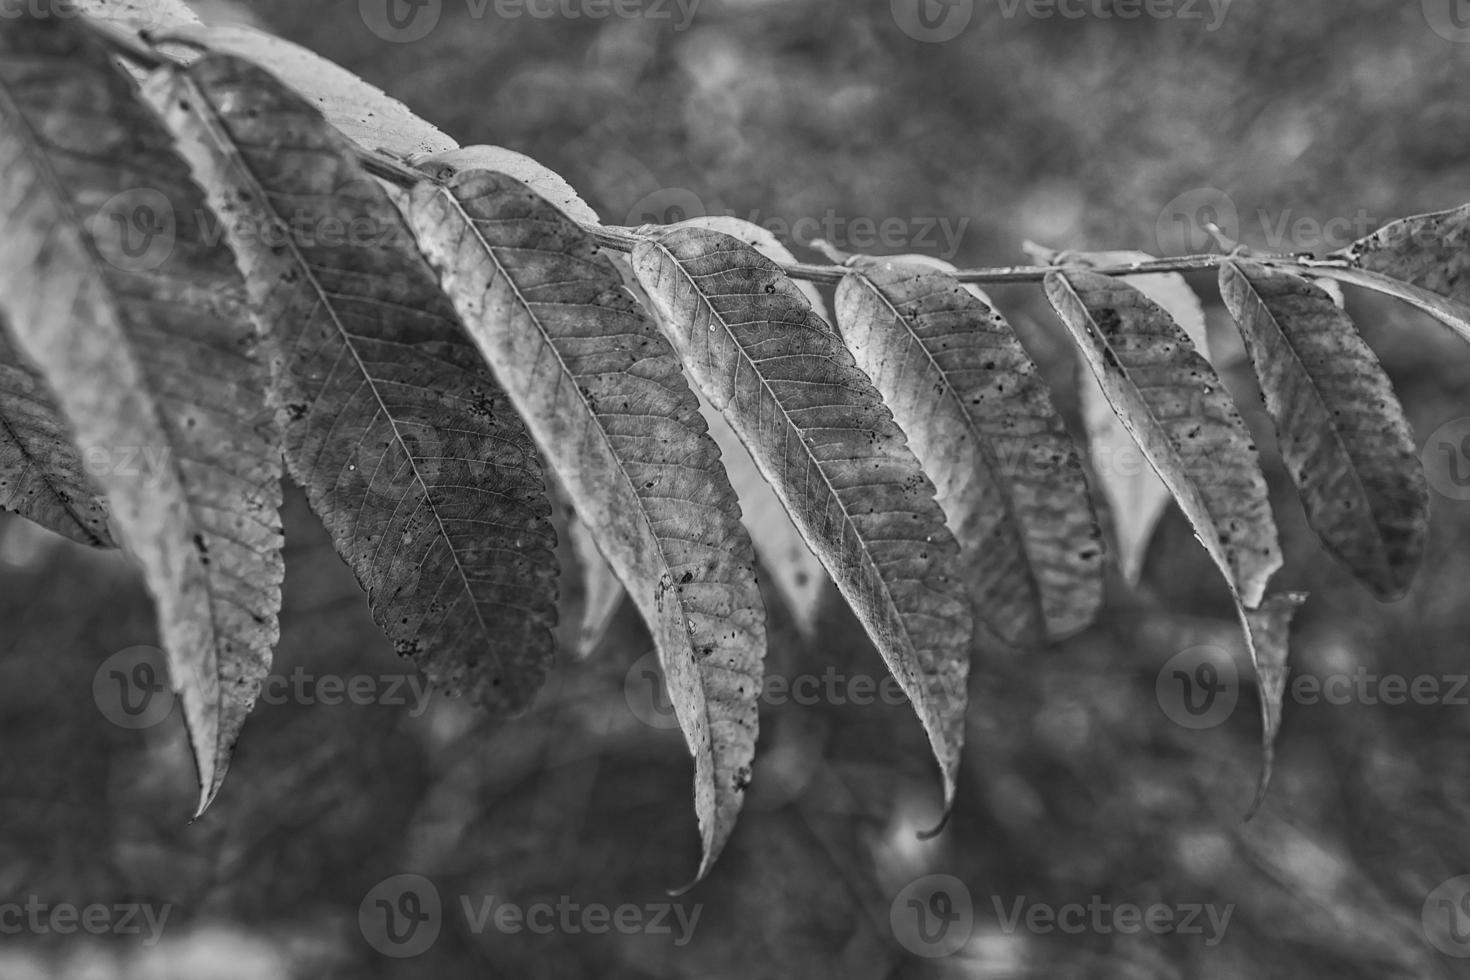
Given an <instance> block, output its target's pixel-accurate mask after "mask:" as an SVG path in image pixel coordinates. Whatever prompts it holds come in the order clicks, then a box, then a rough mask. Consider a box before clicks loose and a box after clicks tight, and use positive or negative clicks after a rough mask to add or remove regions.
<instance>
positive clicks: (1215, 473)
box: [1046, 269, 1294, 810]
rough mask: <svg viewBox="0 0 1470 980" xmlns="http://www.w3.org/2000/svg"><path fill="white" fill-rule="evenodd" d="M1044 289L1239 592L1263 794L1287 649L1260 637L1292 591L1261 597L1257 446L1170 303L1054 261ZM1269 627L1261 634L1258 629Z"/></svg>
mask: <svg viewBox="0 0 1470 980" xmlns="http://www.w3.org/2000/svg"><path fill="white" fill-rule="evenodd" d="M1046 295H1047V298H1048V299H1049V300H1051V304H1052V306H1053V307H1055V309H1056V311H1057V313H1058V315H1059V316H1060V317H1061V319H1062V322H1063V323H1064V324H1065V325H1066V327H1067V330H1068V331H1069V332H1070V333H1071V334H1072V337H1073V339H1074V340H1076V342H1077V345H1078V347H1080V348H1081V350H1082V353H1083V356H1084V357H1085V358H1086V360H1087V363H1088V366H1089V367H1091V368H1092V372H1093V374H1094V376H1095V377H1096V378H1097V380H1098V383H1099V384H1100V385H1101V386H1102V390H1103V393H1104V394H1106V395H1107V397H1108V400H1109V402H1110V403H1111V404H1112V405H1113V408H1114V410H1115V411H1116V412H1117V413H1118V417H1119V418H1120V419H1121V420H1122V421H1123V424H1124V425H1125V426H1126V427H1127V429H1128V431H1129V433H1130V434H1132V436H1133V438H1134V439H1135V440H1136V441H1137V443H1138V445H1139V448H1141V449H1142V450H1143V452H1144V455H1145V456H1146V457H1147V458H1148V461H1149V463H1150V465H1152V466H1153V468H1154V470H1155V471H1156V472H1157V473H1158V474H1159V476H1160V477H1161V478H1162V479H1163V481H1164V484H1165V485H1166V486H1167V487H1168V488H1169V491H1170V493H1172V494H1173V496H1174V499H1175V500H1176V501H1177V502H1178V503H1179V507H1180V509H1181V510H1182V511H1183V512H1184V516H1185V517H1186V518H1188V520H1189V523H1190V524H1191V525H1192V526H1193V527H1194V532H1195V535H1196V537H1198V538H1199V540H1200V543H1201V544H1203V545H1204V547H1205V550H1206V551H1207V552H1208V553H1209V555H1210V558H1211V559H1213V560H1214V562H1215V564H1216V565H1217V566H1218V567H1219V569H1220V572H1221V574H1223V575H1224V576H1225V581H1226V584H1227V585H1228V586H1229V587H1230V592H1231V595H1232V597H1233V598H1234V599H1235V603H1236V609H1237V612H1238V613H1239V616H1240V620H1241V626H1242V628H1243V629H1244V631H1245V639H1246V645H1247V647H1248V648H1249V650H1250V656H1251V663H1252V664H1253V665H1255V668H1256V673H1257V676H1258V677H1260V678H1261V680H1262V699H1261V706H1262V707H1261V710H1262V726H1263V732H1264V738H1265V741H1264V742H1263V746H1262V766H1261V782H1260V786H1259V788H1258V790H1257V805H1258V804H1259V802H1260V799H1261V797H1262V795H1263V794H1264V792H1265V788H1266V783H1267V781H1268V780H1269V779H1270V773H1271V758H1272V746H1273V744H1274V739H1275V735H1276V730H1277V727H1276V726H1277V724H1279V710H1280V697H1279V691H1278V692H1275V699H1276V705H1275V707H1274V708H1273V707H1272V705H1271V698H1272V694H1273V692H1272V689H1271V687H1270V685H1271V684H1272V683H1273V677H1274V674H1273V673H1272V672H1273V671H1274V670H1277V669H1278V667H1280V665H1284V663H1285V661H1286V649H1285V646H1284V640H1283V641H1282V645H1281V646H1280V648H1279V649H1277V648H1276V647H1273V646H1269V645H1263V642H1269V641H1274V640H1275V639H1276V638H1277V637H1276V635H1275V633H1274V632H1272V630H1273V628H1274V626H1275V625H1276V624H1277V622H1278V619H1279V617H1280V616H1282V615H1284V613H1281V612H1280V611H1279V610H1280V607H1281V606H1282V605H1283V604H1285V603H1289V602H1291V601H1294V600H1286V599H1280V598H1277V597H1272V599H1271V600H1268V601H1265V602H1264V604H1263V600H1264V599H1265V591H1266V585H1267V583H1268V582H1269V580H1270V578H1271V576H1272V574H1274V573H1275V571H1276V569H1277V568H1279V567H1280V566H1281V549H1280V546H1279V544H1278V543H1277V538H1276V525H1275V522H1274V521H1273V520H1272V517H1271V504H1270V499H1269V497H1268V496H1267V491H1266V480H1265V477H1264V476H1262V474H1261V468H1260V462H1259V460H1258V459H1257V457H1256V447H1255V445H1254V444H1253V443H1252V442H1251V438H1250V433H1249V432H1248V431H1247V430H1246V427H1245V423H1244V422H1242V421H1241V418H1240V413H1239V412H1237V411H1236V409H1235V406H1234V405H1233V404H1232V403H1231V401H1230V398H1229V396H1228V395H1227V394H1226V392H1225V388H1224V385H1223V384H1222V383H1221V382H1220V379H1219V377H1218V376H1217V375H1216V374H1215V371H1214V369H1213V368H1211V367H1210V365H1209V362H1208V361H1206V360H1205V359H1204V358H1203V357H1201V356H1200V354H1199V353H1198V351H1196V350H1195V347H1194V344H1193V343H1192V342H1191V341H1190V339H1189V337H1188V335H1187V334H1185V332H1184V331H1183V330H1182V329H1181V328H1180V327H1179V325H1178V324H1176V323H1174V321H1173V320H1171V319H1170V317H1169V315H1168V313H1166V312H1165V311H1164V310H1163V308H1161V307H1160V306H1159V305H1158V304H1156V303H1154V302H1153V301H1152V300H1150V299H1149V298H1148V297H1147V296H1144V295H1143V294H1142V293H1141V292H1139V291H1138V290H1137V289H1136V288H1134V287H1133V286H1132V285H1130V284H1129V283H1127V282H1122V281H1119V280H1116V279H1112V278H1109V277H1108V276H1104V275H1099V274H1098V273H1095V272H1090V271H1088V270H1085V269H1068V270H1066V271H1063V272H1049V273H1047V276H1046ZM1258 612H1259V614H1258V615H1257V613H1258ZM1263 630H1265V633H1264V634H1263V637H1264V640H1262V639H1258V634H1262V631H1263ZM1281 632H1283V633H1284V630H1282V631H1281ZM1283 669H1284V668H1283ZM1273 712H1274V715H1273ZM1252 810H1254V807H1253V808H1252Z"/></svg>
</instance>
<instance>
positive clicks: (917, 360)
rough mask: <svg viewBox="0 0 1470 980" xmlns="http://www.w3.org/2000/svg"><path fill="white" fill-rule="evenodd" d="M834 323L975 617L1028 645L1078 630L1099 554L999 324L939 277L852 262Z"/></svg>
mask: <svg viewBox="0 0 1470 980" xmlns="http://www.w3.org/2000/svg"><path fill="white" fill-rule="evenodd" d="M849 268H850V271H849V272H848V274H847V276H846V278H845V279H843V281H842V283H841V284H840V285H839V286H838V287H837V313H838V325H839V327H840V329H841V331H842V335H843V337H844V338H845V339H846V340H847V344H848V347H849V348H850V349H851V350H852V352H853V355H854V356H855V357H856V359H857V365H858V367H860V368H861V369H862V370H863V371H864V372H865V373H866V374H867V375H868V377H870V378H872V379H873V381H874V383H875V384H876V385H877V386H878V390H879V391H880V392H882V394H883V399H884V401H885V402H887V404H888V405H889V407H890V408H891V409H892V410H893V414H894V417H895V418H896V419H897V420H898V424H899V425H900V426H901V427H902V428H903V430H904V431H905V432H906V433H908V436H909V444H910V446H911V447H912V448H913V450H914V453H915V455H917V456H918V457H919V461H920V462H921V463H923V464H924V469H925V472H926V473H928V474H929V476H930V477H931V478H932V479H933V480H934V483H935V485H936V486H937V487H938V494H939V496H938V499H939V503H940V505H941V506H942V507H943V508H944V512H945V514H946V515H947V517H948V521H949V527H950V529H951V530H952V531H953V532H954V535H955V537H956V538H957V539H958V540H959V543H960V550H961V555H962V556H963V558H964V559H965V575H964V577H965V581H967V582H969V583H971V592H972V595H973V596H974V598H975V602H976V606H975V610H976V616H977V617H978V618H979V619H982V620H984V621H986V622H987V623H988V624H989V625H990V626H991V628H992V629H994V630H995V631H996V633H997V634H998V635H999V636H1000V637H1001V638H1002V639H1004V640H1005V641H1006V642H1007V643H1010V644H1013V645H1018V646H1032V645H1035V644H1037V643H1039V642H1041V641H1042V640H1043V639H1044V638H1045V637H1047V636H1051V637H1053V638H1057V637H1063V636H1067V635H1070V634H1072V633H1075V632H1077V631H1078V630H1080V629H1082V628H1084V627H1085V626H1087V624H1088V623H1090V622H1091V621H1092V619H1093V617H1094V616H1095V615H1096V613H1097V610H1098V607H1099V606H1100V605H1101V603H1102V548H1101V543H1100V541H1099V537H1100V533H1101V532H1100V531H1099V530H1098V527H1097V519H1096V516H1095V515H1094V513H1093V510H1092V504H1091V502H1090V500H1089V499H1088V493H1087V483H1086V481H1085V480H1084V478H1083V476H1082V464H1081V462H1080V461H1079V460H1078V458H1077V452H1076V449H1075V448H1074V447H1073V445H1072V440H1071V437H1070V436H1069V435H1068V434H1067V430H1066V426H1065V425H1064V424H1063V422H1062V420H1061V417H1060V416H1058V415H1057V413H1056V410H1055V409H1054V408H1053V407H1052V403H1051V396H1050V394H1049V393H1048V391H1047V389H1046V385H1045V383H1044V382H1043V381H1042V379H1041V377H1040V375H1039V374H1038V372H1037V368H1036V365H1035V364H1034V363H1033V362H1032V361H1031V358H1030V357H1029V356H1027V354H1026V351H1025V350H1024V349H1023V348H1022V346H1021V343H1020V341H1019V340H1017V339H1016V335H1015V333H1014V332H1013V331H1012V330H1011V326H1010V324H1009V323H1007V322H1006V320H1005V318H1004V317H1003V316H1001V315H1000V314H999V313H997V312H996V311H995V310H994V309H992V308H991V307H990V306H988V305H986V304H985V303H984V302H982V301H981V300H979V299H977V298H975V296H974V295H973V294H971V293H969V292H967V291H966V290H965V289H964V288H963V287H962V286H961V285H960V283H959V282H957V281H956V280H955V279H954V278H953V277H952V276H950V275H948V274H947V273H944V272H940V271H929V270H926V269H924V268H923V267H920V266H914V265H904V264H895V263H891V262H888V261H887V260H879V259H858V260H855V261H853V262H851V263H849Z"/></svg>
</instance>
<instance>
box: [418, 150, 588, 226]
mask: <svg viewBox="0 0 1470 980" xmlns="http://www.w3.org/2000/svg"><path fill="white" fill-rule="evenodd" d="M412 162H413V165H414V166H416V167H418V168H419V169H420V170H422V171H423V172H424V173H426V174H428V175H429V176H431V177H433V178H434V179H435V180H437V181H439V182H440V183H448V182H449V181H450V180H451V179H452V178H453V177H454V175H455V174H459V173H464V172H466V171H471V170H491V171H494V172H496V173H502V174H505V175H506V176H507V177H514V178H515V179H516V180H518V181H520V182H521V183H523V184H525V185H526V186H527V187H529V188H531V190H533V191H535V192H536V194H537V196H539V197H541V198H543V199H544V200H546V201H548V202H550V203H551V204H554V205H556V207H557V209H558V210H559V211H561V213H562V214H564V215H566V216H567V217H569V218H571V219H572V220H573V221H576V222H578V223H580V224H584V225H596V224H599V223H600V221H599V219H598V217H597V212H596V211H594V210H592V206H591V205H589V204H588V203H587V202H586V201H584V200H582V198H581V197H580V196H579V195H578V194H577V192H576V191H574V190H573V189H572V185H571V184H568V183H567V182H566V179H565V178H564V177H562V176H561V174H558V173H555V172H554V171H552V170H550V169H548V168H547V167H544V166H542V165H541V164H540V163H537V162H536V161H535V160H532V159H531V158H530V157H528V156H526V155H525V154H524V153H517V152H516V151H515V150H507V149H504V148H503V147H499V146H466V147H463V148H461V149H456V150H448V151H445V152H441V153H433V154H430V155H428V156H420V157H415V158H414V159H413V161H412Z"/></svg>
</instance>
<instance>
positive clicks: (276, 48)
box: [169, 24, 459, 159]
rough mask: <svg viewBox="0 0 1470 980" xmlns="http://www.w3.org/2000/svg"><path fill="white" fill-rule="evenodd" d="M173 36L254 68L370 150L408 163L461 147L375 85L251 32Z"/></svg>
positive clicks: (183, 31) (225, 29) (196, 30)
mask: <svg viewBox="0 0 1470 980" xmlns="http://www.w3.org/2000/svg"><path fill="white" fill-rule="evenodd" d="M169 36H170V37H174V38H180V39H183V40H186V41H190V42H193V43H194V44H197V45H202V46H204V47H206V48H208V49H210V50H212V51H217V52H220V53H223V54H232V55H235V56H236V57H238V58H242V59H244V60H246V61H250V62H254V63H255V64H257V65H259V66H260V67H262V68H264V69H266V70H267V71H269V72H270V73H271V74H272V75H274V76H275V77H276V78H278V79H279V80H280V81H282V82H284V83H285V84H287V85H289V86H290V87H291V88H293V89H295V90H296V92H297V93H298V94H299V95H301V96H302V97H303V98H305V99H306V100H307V101H308V102H310V103H311V104H312V105H313V106H315V107H316V109H317V111H318V112H320V113H321V114H322V115H323V116H325V117H326V120H327V122H329V123H331V124H332V125H333V126H335V127H336V128H337V129H338V130H339V131H340V132H341V133H342V134H343V135H345V136H346V137H347V138H348V139H350V140H352V141H354V142H355V143H357V144H358V145H359V146H362V147H364V148H366V149H369V150H378V151H382V152H386V153H387V154H389V155H391V156H395V157H399V158H401V159H406V158H408V157H410V156H412V155H414V154H419V153H438V152H441V151H444V150H452V149H454V148H455V147H456V146H458V145H459V144H457V143H456V142H455V141H454V140H453V139H452V138H450V137H449V136H448V135H446V134H445V133H443V132H440V131H439V129H438V128H436V127H435V126H433V125H432V124H430V123H428V122H426V121H424V120H423V119H421V118H419V117H418V116H417V115H415V114H414V113H413V112H412V111H411V110H410V109H409V108H408V106H406V105H404V104H403V103H402V102H400V101H398V100H397V99H395V98H393V97H392V96H390V95H388V94H387V93H386V92H384V91H383V90H382V89H380V88H378V87H377V86H376V85H372V84H369V83H368V82H365V81H363V80H362V79H361V78H359V77H357V76H356V75H354V74H353V73H352V72H350V71H348V70H347V69H345V68H343V67H342V66H340V65H337V64H335V63H333V62H331V61H328V60H327V59H326V58H323V57H322V56H321V55H319V54H317V53H316V52H314V51H310V50H308V49H306V48H303V47H301V46H300V45H298V44H292V43H291V42H290V41H284V40H282V39H281V38H278V37H275V36H274V35H271V34H267V33H265V32H263V31H258V30H256V29H255V28H253V27H246V26H244V25H238V24H228V25H224V24H222V25H219V26H210V27H205V26H202V25H200V26H198V27H192V28H190V27H181V28H179V29H176V30H173V31H171V32H170V33H169ZM189 60H191V61H192V60H193V59H192V58H191V59H189Z"/></svg>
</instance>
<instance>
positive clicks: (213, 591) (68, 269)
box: [0, 17, 282, 810]
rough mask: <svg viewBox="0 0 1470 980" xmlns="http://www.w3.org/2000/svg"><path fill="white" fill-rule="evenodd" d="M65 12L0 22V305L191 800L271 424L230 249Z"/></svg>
mask: <svg viewBox="0 0 1470 980" xmlns="http://www.w3.org/2000/svg"><path fill="white" fill-rule="evenodd" d="M90 30H91V29H90V28H89V27H88V26H87V25H86V24H85V23H84V22H82V21H78V20H76V19H73V18H59V17H48V18H36V19H33V18H26V17H22V18H6V19H4V20H0V116H3V119H4V125H3V126H0V174H3V175H4V178H3V180H0V216H3V222H4V226H5V233H4V235H3V236H0V305H3V307H4V313H5V315H6V317H7V322H8V324H9V325H10V327H11V328H12V331H13V339H14V340H15V342H16V345H17V347H18V348H20V351H21V353H22V354H23V355H24V356H26V357H28V358H29V360H30V361H31V362H32V363H33V364H34V365H35V366H36V367H38V368H39V370H40V372H41V374H42V375H43V376H44V377H45V378H46V379H47V381H48V382H49V384H50V388H51V390H52V391H54V392H55V393H56V396H57V401H58V402H59V404H60V406H61V408H62V410H63V412H64V414H65V416H66V418H67V421H68V422H69V423H70V426H71V428H72V430H73V431H74V433H75V435H76V439H77V442H78V444H79V446H80V447H81V450H82V452H83V454H84V456H85V454H86V453H88V452H89V451H93V452H96V453H98V454H101V455H102V456H103V457H104V458H105V459H107V460H108V461H110V465H107V466H104V467H102V468H101V469H102V472H101V473H99V474H98V479H99V482H101V483H102V485H103V486H104V488H105V490H106V492H107V496H108V505H109V509H110V512H111V514H112V517H113V519H114V521H115V522H116V526H117V528H118V529H119V534H120V536H121V537H122V539H123V541H124V543H125V544H126V545H127V546H128V547H129V548H130V550H131V551H132V553H133V555H134V557H135V558H136V560H137V561H138V563H139V564H140V565H141V566H142V569H143V572H144V577H145V580H146V581H147V583H148V587H149V589H150V591H151V592H152V593H153V596H154V599H155V600H156V602H157V605H158V612H159V632H160V634H161V637H162V643H163V646H164V649H165V650H166V652H167V655H168V662H169V668H170V672H171V674H172V680H173V683H174V686H175V687H176V688H178V689H179V690H180V692H181V694H182V701H183V708H184V718H185V722H186V724H187V726H188V729H189V732H190V737H191V741H192V742H193V747H194V754H195V759H196V762H197V764H198V768H199V773H200V783H201V788H200V809H201V810H202V809H203V807H204V806H205V805H207V804H208V802H209V800H210V799H212V798H213V796H214V794H215V793H216V792H217V791H218V789H219V785H220V780H221V779H222V778H223V775H224V770H225V768H226V766H227V763H228V759H229V753H230V749H231V748H232V746H233V744H234V742H235V739H236V738H237V736H238V734H239V730H240V727H241V725H242V724H243V723H244V718H245V715H246V713H247V712H248V711H249V708H250V705H251V704H252V703H253V702H254V700H255V697H256V695H257V694H258V692H259V687H260V684H261V682H262V680H263V678H264V676H265V674H266V672H267V670H268V667H269V663H270V651H271V648H272V646H273V645H274V643H275V640H276V637H277V634H278V627H277V621H276V614H277V612H278V610H279V608H280V584H281V578H282V563H281V556H280V548H281V532H280V518H279V514H278V510H279V505H280V493H281V490H280V479H279V477H280V458H279V450H278V438H279V437H278V433H277V431H276V430H275V428H274V425H273V422H272V418H271V414H270V413H269V411H267V410H266V407H265V404H266V403H265V387H266V383H265V374H264V370H263V369H262V368H261V366H260V365H259V363H258V362H257V360H256V358H255V347H256V338H255V334H254V331H253V329H252V327H251V324H250V321H249V320H248V318H247V317H246V316H245V315H244V313H243V303H242V300H241V294H242V289H241V285H240V282H239V278H238V275H237V273H236V272H235V270H234V265H233V262H232V260H231V257H230V254H229V252H228V251H226V250H225V249H223V248H220V247H217V246H211V245H209V244H207V241H208V239H207V237H206V235H205V229H203V228H201V227H200V223H199V219H200V215H202V214H204V213H205V211H206V209H205V204H204V197H203V195H202V193H201V192H200V191H199V189H198V188H197V187H196V186H195V185H194V183H193V182H192V180H191V178H190V175H189V171H188V168H187V167H186V166H185V164H184V162H183V161H182V160H181V159H180V158H179V157H178V156H177V155H176V153H175V152H174V150H173V147H172V140H171V139H170V137H169V135H168V133H167V132H166V131H165V130H164V128H163V127H162V125H161V124H160V123H159V121H158V119H157V118H156V117H155V116H154V115H153V114H152V113H150V112H149V111H148V110H147V109H146V108H145V107H144V106H143V105H142V104H141V103H140V102H139V101H138V100H137V90H136V88H135V86H134V84H133V83H132V81H131V80H130V78H129V77H128V76H127V75H126V74H125V73H124V72H123V71H122V70H121V69H120V68H118V67H117V66H116V65H115V64H114V63H113V62H112V60H111V58H110V57H109V55H108V53H107V51H106V50H105V49H104V48H103V47H102V46H101V45H100V44H99V43H98V42H97V41H96V40H95V39H94V38H93V36H92V35H91V33H90Z"/></svg>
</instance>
